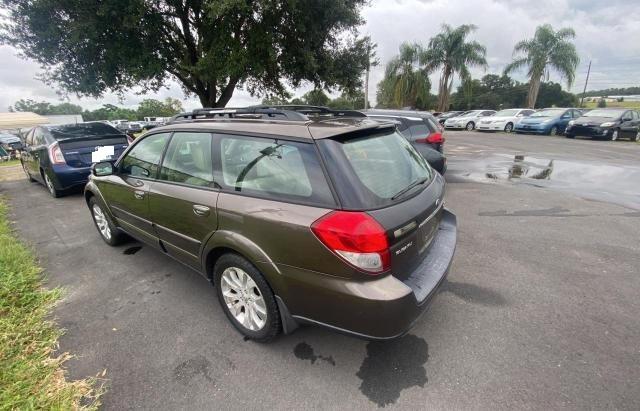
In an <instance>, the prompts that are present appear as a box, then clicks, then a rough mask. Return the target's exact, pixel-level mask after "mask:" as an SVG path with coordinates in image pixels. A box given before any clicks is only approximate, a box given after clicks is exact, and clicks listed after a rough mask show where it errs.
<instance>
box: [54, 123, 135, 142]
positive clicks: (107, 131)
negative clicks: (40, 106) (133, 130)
mask: <svg viewBox="0 0 640 411" xmlns="http://www.w3.org/2000/svg"><path fill="white" fill-rule="evenodd" d="M47 130H48V131H49V133H51V136H53V138H55V139H56V140H64V139H67V138H78V137H99V136H109V135H114V134H116V135H120V134H122V133H121V132H119V131H118V130H117V129H115V128H114V127H111V126H110V125H108V124H104V123H99V122H96V123H79V124H64V125H60V126H49V127H47Z"/></svg>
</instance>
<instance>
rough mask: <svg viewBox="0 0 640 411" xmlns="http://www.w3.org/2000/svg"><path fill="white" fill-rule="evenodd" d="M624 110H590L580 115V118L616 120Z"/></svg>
mask: <svg viewBox="0 0 640 411" xmlns="http://www.w3.org/2000/svg"><path fill="white" fill-rule="evenodd" d="M625 111H626V110H591V111H589V112H586V113H584V114H583V115H582V117H606V118H618V117H620V116H622V114H623V113H624V112H625Z"/></svg>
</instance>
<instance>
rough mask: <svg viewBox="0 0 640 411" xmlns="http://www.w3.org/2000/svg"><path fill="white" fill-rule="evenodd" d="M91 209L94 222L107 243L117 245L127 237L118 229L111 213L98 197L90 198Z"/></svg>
mask: <svg viewBox="0 0 640 411" xmlns="http://www.w3.org/2000/svg"><path fill="white" fill-rule="evenodd" d="M89 209H90V210H91V217H93V222H94V224H95V225H96V228H97V229H98V232H99V233H100V237H102V239H103V240H104V242H105V243H107V244H109V245H110V246H115V245H118V244H120V243H121V242H122V241H123V240H124V239H125V235H124V234H123V233H121V232H120V231H118V229H117V228H116V226H115V224H113V221H111V218H110V217H109V214H107V212H106V211H105V209H104V206H103V205H102V203H100V202H99V201H98V200H97V199H96V197H91V199H89Z"/></svg>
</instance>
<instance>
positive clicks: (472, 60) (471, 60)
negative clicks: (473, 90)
mask: <svg viewBox="0 0 640 411" xmlns="http://www.w3.org/2000/svg"><path fill="white" fill-rule="evenodd" d="M475 29H476V26H475V25H473V24H463V25H461V26H459V27H456V28H452V27H451V26H449V25H448V24H443V25H442V32H440V33H439V34H437V35H436V36H435V37H432V38H431V39H430V40H429V46H428V48H427V49H426V50H425V51H424V52H423V53H422V54H421V56H420V62H421V63H422V64H424V68H425V70H426V71H427V72H429V73H431V72H433V71H435V70H437V69H438V68H441V69H442V71H441V74H440V83H439V86H438V111H446V110H447V109H448V106H449V96H450V95H451V89H452V87H453V78H454V76H455V74H456V73H458V75H459V76H460V78H461V79H462V80H463V81H464V80H467V79H468V78H469V77H470V74H469V69H468V66H481V67H483V68H486V67H487V60H486V55H487V49H486V48H485V47H484V46H483V45H481V44H480V43H478V42H477V41H469V42H467V41H466V38H467V36H468V35H469V34H470V33H471V32H473V31H474V30H475Z"/></svg>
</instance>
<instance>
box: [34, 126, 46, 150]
mask: <svg viewBox="0 0 640 411" xmlns="http://www.w3.org/2000/svg"><path fill="white" fill-rule="evenodd" d="M44 144H45V139H44V134H42V131H41V130H40V129H36V131H35V132H34V133H33V145H34V146H42V145H44Z"/></svg>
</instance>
